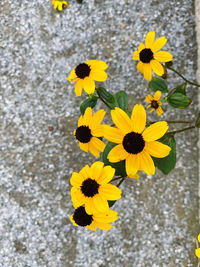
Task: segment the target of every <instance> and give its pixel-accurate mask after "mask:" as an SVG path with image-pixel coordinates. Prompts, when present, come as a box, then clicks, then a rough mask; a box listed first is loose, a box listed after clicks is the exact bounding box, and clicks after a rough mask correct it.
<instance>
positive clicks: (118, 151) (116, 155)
mask: <svg viewBox="0 0 200 267" xmlns="http://www.w3.org/2000/svg"><path fill="white" fill-rule="evenodd" d="M128 156H129V153H128V152H126V150H125V149H124V147H123V145H122V144H119V145H116V146H115V147H113V149H111V151H110V152H109V154H108V160H109V161H110V162H113V163H114V162H118V161H121V160H125V159H126V158H127V157H128Z"/></svg>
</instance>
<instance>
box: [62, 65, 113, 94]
mask: <svg viewBox="0 0 200 267" xmlns="http://www.w3.org/2000/svg"><path fill="white" fill-rule="evenodd" d="M107 67H108V65H107V64H106V63H105V62H104V61H101V60H88V61H86V62H85V63H81V64H79V65H78V66H77V67H76V68H75V69H73V70H72V71H71V73H70V75H69V77H68V78H67V79H68V80H69V81H70V82H75V83H76V84H75V93H76V95H77V96H81V94H82V89H84V90H85V92H86V93H88V94H93V93H94V91H95V82H94V81H98V82H103V81H105V80H106V79H107V73H106V72H105V69H107Z"/></svg>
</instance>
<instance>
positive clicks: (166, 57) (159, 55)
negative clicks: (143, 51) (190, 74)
mask: <svg viewBox="0 0 200 267" xmlns="http://www.w3.org/2000/svg"><path fill="white" fill-rule="evenodd" d="M153 57H154V58H155V59H156V60H158V61H160V62H169V61H172V60H173V56H172V54H170V53H169V52H166V51H159V52H156V53H155V54H154V55H153Z"/></svg>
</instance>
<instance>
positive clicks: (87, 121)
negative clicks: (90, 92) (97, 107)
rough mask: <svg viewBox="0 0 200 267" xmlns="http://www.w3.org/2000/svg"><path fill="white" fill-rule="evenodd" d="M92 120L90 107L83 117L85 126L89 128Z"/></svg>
mask: <svg viewBox="0 0 200 267" xmlns="http://www.w3.org/2000/svg"><path fill="white" fill-rule="evenodd" d="M91 118H92V109H91V107H88V108H86V110H85V113H84V115H83V125H86V126H88V125H89V123H90V120H91Z"/></svg>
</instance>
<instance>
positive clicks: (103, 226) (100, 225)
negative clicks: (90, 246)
mask: <svg viewBox="0 0 200 267" xmlns="http://www.w3.org/2000/svg"><path fill="white" fill-rule="evenodd" d="M94 226H95V227H96V228H99V229H101V230H104V231H108V230H110V229H111V228H112V227H113V226H112V225H110V224H108V223H100V222H96V221H95V222H94Z"/></svg>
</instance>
